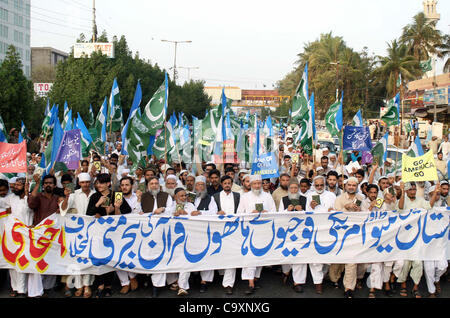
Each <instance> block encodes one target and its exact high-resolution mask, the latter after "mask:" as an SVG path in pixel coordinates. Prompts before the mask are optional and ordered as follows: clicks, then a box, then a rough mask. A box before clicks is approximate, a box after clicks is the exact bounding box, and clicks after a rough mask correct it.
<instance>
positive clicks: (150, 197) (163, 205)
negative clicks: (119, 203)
mask: <svg viewBox="0 0 450 318" xmlns="http://www.w3.org/2000/svg"><path fill="white" fill-rule="evenodd" d="M147 190H148V191H147V192H145V193H143V194H142V197H141V206H142V212H141V213H140V214H144V213H153V214H155V215H164V216H169V217H170V216H171V214H170V209H171V208H172V206H173V205H174V201H173V199H172V197H171V196H170V195H169V194H168V193H166V192H162V191H161V190H160V185H159V180H158V178H157V177H151V178H150V180H149V181H148V185H147ZM166 279H167V282H168V284H169V285H172V284H173V283H175V282H176V281H177V275H176V274H172V273H169V274H166V273H162V274H152V284H153V294H152V295H153V297H158V288H161V287H164V286H165V285H166ZM173 288H176V286H173Z"/></svg>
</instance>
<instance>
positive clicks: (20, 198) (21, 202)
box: [1, 178, 33, 297]
mask: <svg viewBox="0 0 450 318" xmlns="http://www.w3.org/2000/svg"><path fill="white" fill-rule="evenodd" d="M27 186H28V185H25V178H17V179H16V182H15V184H14V188H12V189H11V190H12V193H11V194H9V195H7V196H5V197H2V198H1V201H2V204H3V205H4V206H5V207H6V208H10V209H11V214H10V215H9V218H15V219H18V220H19V221H21V222H22V223H23V224H25V225H26V226H31V224H32V223H33V210H31V209H30V208H29V207H28V203H27V196H28V190H27V189H26V187H27ZM9 275H10V278H11V289H12V293H11V296H13V297H16V296H17V295H23V296H25V294H26V293H27V276H28V274H25V273H20V272H18V271H16V270H15V269H10V270H9Z"/></svg>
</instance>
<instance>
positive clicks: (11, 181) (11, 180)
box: [8, 177, 17, 183]
mask: <svg viewBox="0 0 450 318" xmlns="http://www.w3.org/2000/svg"><path fill="white" fill-rule="evenodd" d="M16 180H17V177H12V178H11V179H9V181H8V182H9V183H16Z"/></svg>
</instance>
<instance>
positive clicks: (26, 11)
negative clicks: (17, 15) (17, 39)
mask: <svg viewBox="0 0 450 318" xmlns="http://www.w3.org/2000/svg"><path fill="white" fill-rule="evenodd" d="M25 14H26V15H27V17H29V16H31V13H30V4H29V3H27V4H26V5H25Z"/></svg>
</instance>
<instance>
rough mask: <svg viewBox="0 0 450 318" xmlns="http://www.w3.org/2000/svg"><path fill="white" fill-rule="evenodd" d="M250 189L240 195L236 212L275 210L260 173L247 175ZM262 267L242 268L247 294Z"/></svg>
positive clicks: (253, 286)
mask: <svg viewBox="0 0 450 318" xmlns="http://www.w3.org/2000/svg"><path fill="white" fill-rule="evenodd" d="M249 181H250V187H251V191H250V192H247V193H244V194H242V195H241V199H240V201H239V206H238V209H237V214H250V213H265V212H271V213H273V212H276V207H275V201H274V200H273V198H272V196H271V195H270V194H269V193H267V192H264V191H263V190H262V178H261V175H251V176H250V177H249ZM261 270H262V267H246V268H243V269H242V279H243V280H248V285H249V287H248V289H247V290H246V291H245V293H246V294H247V295H250V294H253V293H254V292H255V290H256V289H255V280H256V279H259V277H260V275H261Z"/></svg>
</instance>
